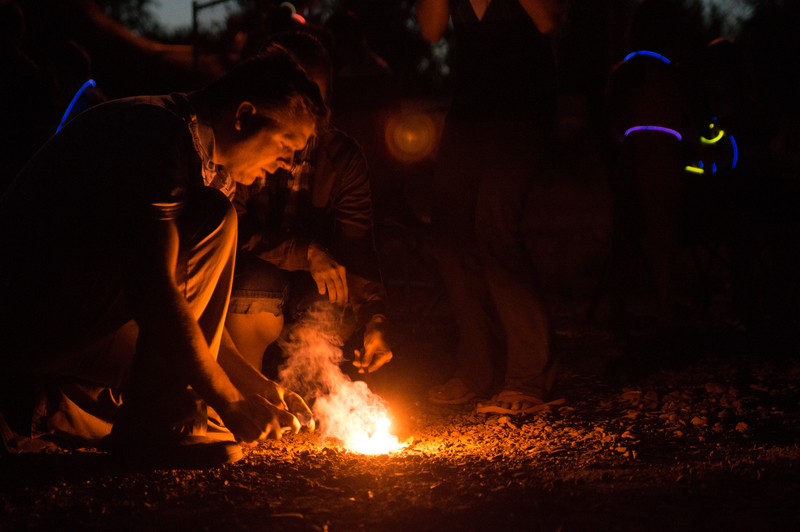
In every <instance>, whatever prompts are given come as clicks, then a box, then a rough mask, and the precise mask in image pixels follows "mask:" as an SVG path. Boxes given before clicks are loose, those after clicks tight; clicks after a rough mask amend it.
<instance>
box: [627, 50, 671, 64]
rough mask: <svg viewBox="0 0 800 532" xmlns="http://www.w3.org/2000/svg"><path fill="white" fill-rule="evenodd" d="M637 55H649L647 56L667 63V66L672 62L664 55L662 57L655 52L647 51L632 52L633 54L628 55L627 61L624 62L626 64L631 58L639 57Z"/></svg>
mask: <svg viewBox="0 0 800 532" xmlns="http://www.w3.org/2000/svg"><path fill="white" fill-rule="evenodd" d="M637 55H647V56H650V57H655V58H656V59H660V60H661V61H663V62H665V63H666V64H668V65H669V64H670V61H669V59H667V58H666V57H664V56H663V55H661V54H657V53H655V52H648V51H646V50H642V51H639V52H632V53H629V54H628V55H626V56H625V59H623V62H625V61H627V60H628V59H630V58H631V57H634V56H637Z"/></svg>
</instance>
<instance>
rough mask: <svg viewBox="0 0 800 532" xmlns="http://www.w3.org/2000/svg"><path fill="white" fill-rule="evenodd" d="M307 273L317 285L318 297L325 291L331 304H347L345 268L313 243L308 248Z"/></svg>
mask: <svg viewBox="0 0 800 532" xmlns="http://www.w3.org/2000/svg"><path fill="white" fill-rule="evenodd" d="M308 271H309V272H310V273H311V277H312V278H313V279H314V282H315V283H317V290H318V291H319V294H320V295H324V294H325V292H326V291H327V292H328V299H329V300H330V302H331V303H338V304H342V303H347V299H348V296H349V294H348V291H347V271H346V270H345V267H344V266H342V265H341V264H339V263H338V262H336V261H335V260H333V257H331V256H330V255H329V254H328V253H327V252H326V251H325V250H323V249H322V248H320V247H318V246H317V245H315V244H313V243H312V244H310V245H309V246H308Z"/></svg>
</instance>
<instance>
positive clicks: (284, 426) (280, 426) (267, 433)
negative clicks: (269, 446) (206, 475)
mask: <svg viewBox="0 0 800 532" xmlns="http://www.w3.org/2000/svg"><path fill="white" fill-rule="evenodd" d="M219 415H220V416H221V417H222V421H223V423H225V426H226V427H228V429H230V431H231V432H232V433H233V435H234V437H236V441H238V442H239V443H241V444H245V445H248V444H253V443H255V442H257V441H260V440H264V439H266V438H274V439H280V437H281V436H282V434H283V432H285V431H292V432H294V433H295V434H297V432H299V431H300V421H298V419H297V418H296V417H295V416H293V415H292V414H291V412H289V411H287V410H284V409H282V408H280V407H278V406H275V405H273V404H271V403H270V402H269V401H267V400H266V399H265V398H263V397H261V396H260V395H249V396H247V397H244V398H242V399H241V400H238V401H234V402H232V403H228V405H227V407H226V408H225V409H224V410H222V411H220V412H219Z"/></svg>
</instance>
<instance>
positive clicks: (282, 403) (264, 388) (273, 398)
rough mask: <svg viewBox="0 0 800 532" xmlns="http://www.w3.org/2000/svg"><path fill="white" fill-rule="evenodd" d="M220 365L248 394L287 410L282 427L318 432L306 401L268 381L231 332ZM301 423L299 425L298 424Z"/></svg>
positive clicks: (224, 335) (225, 335) (224, 339)
mask: <svg viewBox="0 0 800 532" xmlns="http://www.w3.org/2000/svg"><path fill="white" fill-rule="evenodd" d="M217 361H218V362H219V365H220V366H221V367H222V369H224V370H225V373H227V375H228V377H229V378H230V379H231V382H233V384H234V385H235V386H236V387H237V388H238V389H239V390H241V391H242V392H243V393H244V394H246V395H260V396H262V397H264V398H265V399H266V400H267V401H269V402H270V403H272V404H273V405H274V406H276V407H278V408H279V409H282V410H285V411H286V412H285V413H286V414H288V413H289V412H291V413H292V414H294V415H295V416H297V419H294V416H292V415H283V414H281V415H280V421H281V425H283V426H291V427H293V428H294V429H295V430H297V429H299V428H300V425H304V426H307V427H309V428H310V429H312V430H313V429H314V419H313V416H312V414H311V410H310V409H309V408H308V405H306V402H305V401H304V400H303V399H302V398H301V397H300V396H299V395H297V394H296V393H294V392H292V391H290V390H287V389H285V388H283V387H282V386H280V385H278V384H277V383H275V382H273V381H271V380H269V379H267V378H266V377H265V376H264V375H262V374H261V373H260V372H259V371H258V370H257V369H256V368H254V367H253V366H252V365H251V364H250V363H249V362H247V360H245V358H244V357H243V356H242V355H241V353H239V350H238V349H236V346H235V345H234V343H233V340H232V339H231V336H230V334H229V333H228V331H227V330H225V331H223V333H222V344H221V345H220V349H219V357H218V359H217ZM298 420H299V421H300V423H299V424H296V422H297V421H298Z"/></svg>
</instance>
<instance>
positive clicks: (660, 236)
mask: <svg viewBox="0 0 800 532" xmlns="http://www.w3.org/2000/svg"><path fill="white" fill-rule="evenodd" d="M684 28H685V23H684V16H683V11H682V8H681V6H680V4H679V3H678V2H675V1H672V0H644V1H643V2H641V3H640V4H638V5H637V7H636V9H635V11H634V13H633V18H632V21H631V25H630V30H629V35H628V39H629V51H630V53H629V54H628V55H627V56H626V57H625V59H624V60H623V61H621V62H620V63H619V64H618V65H616V66H615V67H614V69H613V71H612V72H611V74H610V76H609V80H608V85H607V88H606V95H605V97H606V108H607V111H606V112H607V116H608V121H609V127H610V135H611V137H612V138H613V139H614V142H615V143H616V146H617V155H616V162H615V163H614V166H613V168H612V171H611V177H610V179H611V183H610V184H611V188H612V193H613V198H614V204H613V235H612V249H611V256H610V262H609V269H608V272H609V275H610V281H611V295H612V312H613V317H614V321H615V325H616V326H618V327H621V328H622V329H625V328H626V324H625V315H626V311H627V310H628V308H627V306H628V303H630V296H631V295H632V289H631V285H632V284H633V283H632V281H631V279H632V278H635V277H631V275H632V274H633V272H634V265H635V264H639V263H640V264H642V265H643V268H640V270H639V271H643V272H644V276H643V277H644V278H645V280H646V282H645V283H644V284H646V285H649V286H648V287H647V288H648V289H651V290H652V292H653V293H654V295H655V297H654V298H652V299H650V301H654V302H655V308H651V310H650V312H649V314H650V317H651V320H652V321H653V322H654V324H653V325H650V326H648V328H650V329H651V330H652V331H662V330H667V329H670V328H672V327H673V326H675V324H676V315H677V310H678V309H677V299H676V286H675V284H676V258H677V254H678V251H679V249H680V248H681V202H682V197H683V193H684V186H685V182H686V179H687V172H686V170H685V166H686V158H687V155H686V152H687V150H689V151H691V149H692V148H691V147H692V146H693V145H695V144H698V141H697V138H698V135H697V133H696V131H695V129H694V128H693V125H692V119H691V110H692V108H691V104H690V102H691V96H690V88H689V84H688V83H687V82H686V79H685V76H684V75H683V71H682V69H681V59H682V57H683V42H682V35H683V33H684ZM658 334H660V333H658ZM664 334H666V335H669V334H670V333H664Z"/></svg>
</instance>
